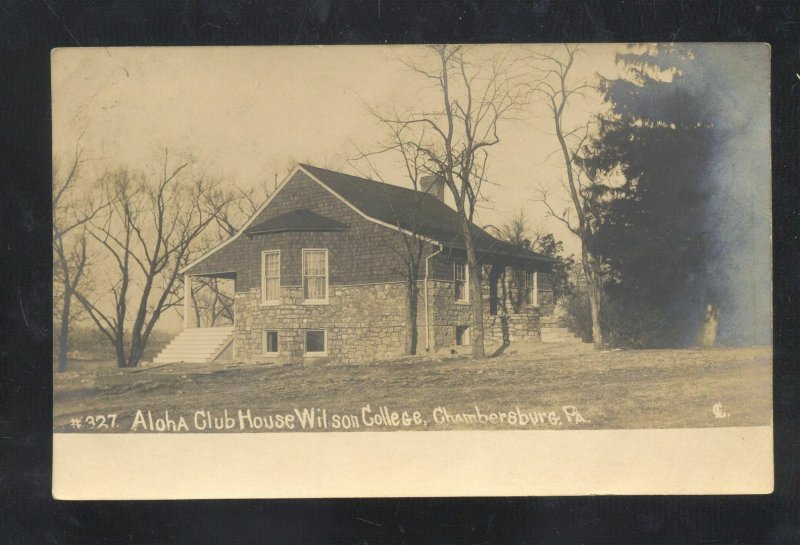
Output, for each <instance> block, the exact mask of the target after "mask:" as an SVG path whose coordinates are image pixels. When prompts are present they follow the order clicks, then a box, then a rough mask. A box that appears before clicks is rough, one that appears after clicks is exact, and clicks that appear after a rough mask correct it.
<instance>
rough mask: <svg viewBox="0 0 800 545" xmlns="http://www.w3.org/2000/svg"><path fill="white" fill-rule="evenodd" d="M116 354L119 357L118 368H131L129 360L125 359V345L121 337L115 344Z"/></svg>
mask: <svg viewBox="0 0 800 545" xmlns="http://www.w3.org/2000/svg"><path fill="white" fill-rule="evenodd" d="M114 352H115V353H116V355H117V367H119V368H121V369H124V368H126V367H131V365H130V364H129V363H128V359H127V358H126V357H125V344H124V341H123V339H122V338H121V336H118V337H117V339H116V340H115V342H114Z"/></svg>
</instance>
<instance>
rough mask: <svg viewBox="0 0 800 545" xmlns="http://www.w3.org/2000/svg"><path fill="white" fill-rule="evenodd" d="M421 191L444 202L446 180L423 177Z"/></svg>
mask: <svg viewBox="0 0 800 545" xmlns="http://www.w3.org/2000/svg"><path fill="white" fill-rule="evenodd" d="M419 186H420V190H421V191H422V192H423V193H428V194H429V195H432V196H433V197H436V198H437V199H439V200H440V201H442V202H444V178H442V177H441V176H423V177H422V178H420V180H419Z"/></svg>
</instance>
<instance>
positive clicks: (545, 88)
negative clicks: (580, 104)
mask: <svg viewBox="0 0 800 545" xmlns="http://www.w3.org/2000/svg"><path fill="white" fill-rule="evenodd" d="M563 48H564V52H563V55H557V54H552V55H550V54H544V53H539V52H536V51H532V52H530V57H529V58H530V59H531V60H533V61H534V62H535V63H536V64H535V66H533V70H534V71H535V73H536V74H537V76H538V77H537V79H536V82H535V83H534V84H533V85H532V86H531V90H532V91H533V92H534V93H535V94H536V95H538V96H540V97H542V98H543V99H544V101H543V102H544V104H545V105H546V107H547V109H548V111H549V114H550V115H551V117H552V121H553V129H554V134H555V137H556V139H557V141H558V146H559V151H560V152H561V155H562V157H563V160H564V170H565V173H566V183H565V184H562V186H563V190H564V192H565V194H566V195H567V202H568V203H569V204H568V205H567V207H566V208H564V209H563V210H560V211H557V210H556V209H555V208H554V206H555V205H554V203H553V201H552V199H551V198H550V192H549V191H548V190H547V189H544V188H543V189H541V190H540V198H539V199H538V200H539V202H541V203H542V204H543V205H544V206H545V208H546V210H547V214H548V216H549V217H552V218H555V219H556V220H558V221H560V222H561V223H563V224H564V225H565V226H566V227H567V229H569V230H570V232H572V233H573V234H575V235H576V236H577V237H578V238H580V241H581V265H582V268H583V274H584V276H585V278H586V283H587V288H588V293H589V303H590V307H591V314H592V339H593V342H594V347H595V349H598V350H599V349H601V348H602V347H603V332H602V328H601V314H602V299H603V297H602V295H603V280H602V274H601V264H600V259H599V258H598V257H597V256H595V255H593V254H592V239H593V237H594V225H593V210H595V203H596V202H597V201H596V200H595V199H596V198H597V196H598V188H600V187H602V186H601V185H600V184H598V183H596V181H595V180H593V179H590V178H589V177H588V175H587V172H586V170H585V169H583V168H582V163H581V160H580V156H579V153H580V152H581V150H582V148H583V147H584V145H585V143H586V141H587V139H588V137H589V131H590V125H589V124H588V123H584V124H577V125H575V126H566V125H567V120H566V116H567V113H568V112H569V104H570V99H572V98H573V97H575V96H581V94H582V92H583V91H584V90H586V89H588V88H590V87H591V86H590V85H589V84H588V83H586V82H578V83H573V82H572V81H571V78H570V73H571V71H572V69H573V66H574V63H575V57H576V55H577V54H578V53H579V52H580V49H579V47H578V46H576V45H570V44H564V46H563Z"/></svg>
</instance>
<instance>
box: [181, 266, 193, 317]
mask: <svg viewBox="0 0 800 545" xmlns="http://www.w3.org/2000/svg"><path fill="white" fill-rule="evenodd" d="M191 313H192V277H191V276H189V275H188V274H184V275H183V329H189V315H190V314H191Z"/></svg>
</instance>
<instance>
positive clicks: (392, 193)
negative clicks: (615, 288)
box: [154, 164, 553, 363]
mask: <svg viewBox="0 0 800 545" xmlns="http://www.w3.org/2000/svg"><path fill="white" fill-rule="evenodd" d="M420 185H421V187H420V190H419V191H414V190H412V189H406V188H402V187H399V186H395V185H391V184H387V183H383V182H378V181H375V180H369V179H365V178H360V177H356V176H351V175H348V174H343V173H340V172H333V171H330V170H326V169H322V168H318V167H314V166H311V165H306V164H299V165H297V166H296V167H295V168H294V169H293V170H292V172H291V173H290V174H289V175H288V176H287V178H286V179H285V180H284V181H283V182H282V183H281V184H280V185H279V186H278V187H277V188H276V190H275V191H274V193H273V194H272V195H271V196H270V197H269V199H267V201H266V202H265V203H264V204H263V205H262V206H261V208H260V209H259V210H258V211H257V212H256V213H255V214H254V215H253V216H252V217H251V218H250V219H249V220H248V221H247V222H246V224H245V225H244V227H243V228H242V229H241V230H240V231H239V232H237V233H236V234H234V235H233V236H231V237H230V238H229V239H228V240H226V241H224V242H223V243H221V244H219V245H218V246H217V247H216V248H213V249H212V250H211V251H209V252H208V253H206V254H205V255H203V256H201V257H200V258H199V259H197V260H196V261H194V262H193V263H190V264H189V265H188V266H186V267H185V268H184V269H183V270H182V271H181V272H182V274H184V279H185V287H186V290H187V292H186V293H187V294H188V293H189V290H191V280H192V277H197V276H205V277H217V278H226V279H232V280H233V284H234V323H233V325H232V326H229V327H214V328H209V327H190V326H189V320H188V317H189V316H190V315H191V314H192V310H191V308H190V305H191V297H185V302H186V303H185V307H186V308H185V309H184V310H185V312H184V316H185V317H186V318H185V324H184V330H183V331H182V332H181V333H180V334H179V335H178V336H177V337H176V338H175V339H174V340H173V342H172V343H170V345H169V346H167V348H166V349H165V350H164V351H163V352H162V353H161V354H159V356H158V357H157V358H156V359H155V360H154V362H167V361H187V362H188V361H201V362H202V361H214V360H216V359H220V360H225V359H227V360H230V359H235V360H236V361H252V362H268V361H276V358H279V359H280V361H282V362H285V361H291V362H297V363H305V362H314V361H326V360H333V361H339V362H364V361H374V360H377V359H386V358H392V357H396V356H400V355H402V354H403V353H404V350H405V343H406V331H407V328H408V327H410V324H409V320H408V319H407V315H408V314H407V313H408V309H407V307H408V297H407V289H408V288H407V281H406V279H407V277H408V267H407V262H408V255H409V254H408V250H407V248H408V243H409V242H414V241H419V242H418V243H415V244H413V246H414V247H416V248H417V250H418V251H419V250H421V253H419V254H418V259H417V261H418V271H417V275H418V279H419V280H418V282H417V285H418V297H417V303H416V317H417V320H416V322H417V353H418V354H421V353H426V352H433V351H437V350H450V349H451V348H452V347H454V346H456V345H466V344H469V343H470V327H471V323H472V314H471V308H470V304H469V303H470V301H469V298H470V292H469V269H468V267H467V265H466V251H465V247H464V243H463V238H462V236H461V235H460V223H459V221H460V219H459V216H458V214H457V212H456V211H455V210H454V209H452V208H451V207H450V206H448V205H447V204H446V203H445V202H444V191H445V187H444V182H443V181H442V180H440V179H437V178H435V177H427V178H424V179H423V180H422V182H421V184H420ZM472 233H473V239H474V245H475V248H476V253H477V257H478V260H479V262H480V263H481V266H482V271H483V274H482V291H483V298H484V302H483V308H484V313H485V316H484V328H485V340H486V342H487V343H500V342H502V341H503V339H506V340H507V341H510V342H513V341H515V340H518V339H532V340H538V339H539V336H540V328H541V325H542V322H543V320H542V317H544V316H548V315H552V312H553V293H552V279H551V275H550V272H549V271H550V270H551V266H552V263H553V262H552V260H551V259H549V258H547V257H545V256H542V255H540V254H537V253H535V252H532V251H530V250H528V249H525V248H521V247H517V246H514V245H511V244H509V243H507V242H504V241H501V240H499V239H497V238H495V237H493V236H492V235H490V234H489V233H487V232H486V231H485V230H483V229H481V228H479V227H478V226H476V225H472Z"/></svg>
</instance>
